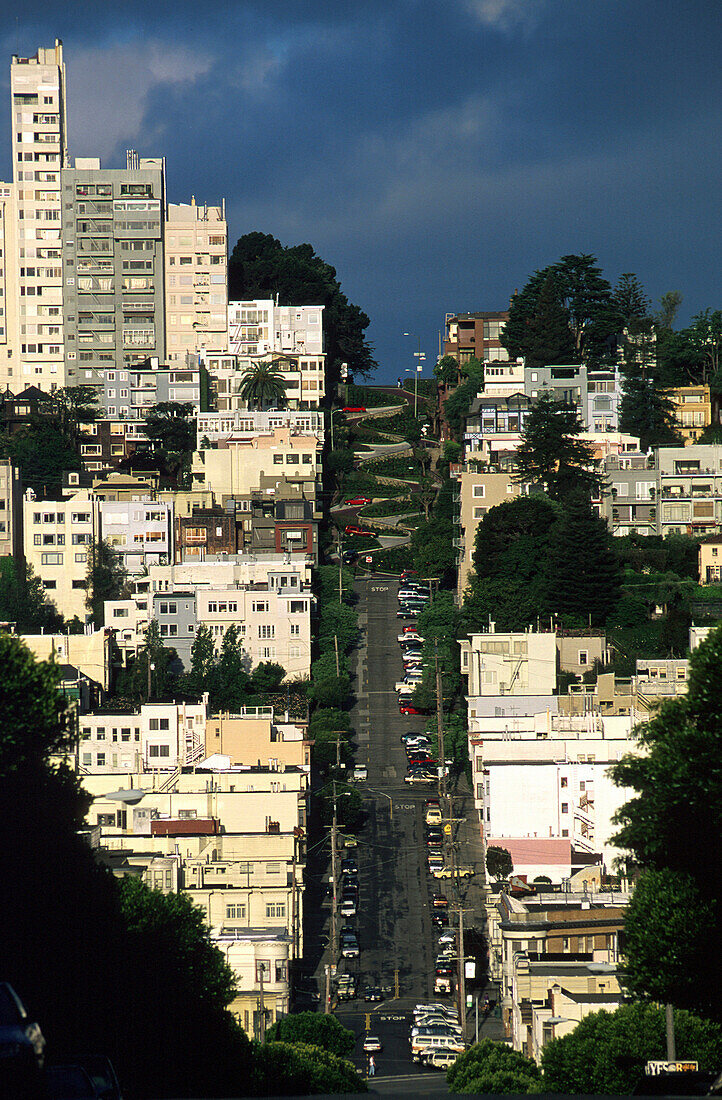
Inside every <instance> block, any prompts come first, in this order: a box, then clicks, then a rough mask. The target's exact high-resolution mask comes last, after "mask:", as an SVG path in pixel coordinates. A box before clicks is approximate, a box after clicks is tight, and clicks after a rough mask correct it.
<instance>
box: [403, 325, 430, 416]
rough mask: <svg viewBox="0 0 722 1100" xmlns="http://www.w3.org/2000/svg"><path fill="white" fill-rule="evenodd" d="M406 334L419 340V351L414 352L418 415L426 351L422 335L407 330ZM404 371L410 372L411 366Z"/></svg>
mask: <svg viewBox="0 0 722 1100" xmlns="http://www.w3.org/2000/svg"><path fill="white" fill-rule="evenodd" d="M404 336H411V337H412V338H413V339H414V340H418V342H419V346H418V351H415V352H414V359H415V360H416V364H415V373H414V416H416V410H417V408H418V403H419V375H420V374H421V372H422V370H423V369H424V367H423V363H424V360H425V359H426V353H425V352H422V350H421V337H420V336H419V335H418V334H417V333H416V332H405V333H404ZM404 373H405V374H410V373H411V371H410V368H409V369H407V370H406V371H404Z"/></svg>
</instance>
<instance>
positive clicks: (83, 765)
mask: <svg viewBox="0 0 722 1100" xmlns="http://www.w3.org/2000/svg"><path fill="white" fill-rule="evenodd" d="M206 716H207V708H206V703H205V702H201V703H144V704H143V705H142V706H141V707H140V709H139V710H138V711H137V712H134V713H133V712H128V711H117V710H110V709H108V710H102V711H96V712H95V713H93V714H83V715H82V716H81V717H80V719H79V723H78V730H79V735H80V736H79V741H78V749H77V757H78V759H77V763H78V764H79V766H80V769H81V771H82V772H83V774H86V775H87V774H92V773H95V772H99V773H127V772H133V771H153V770H161V771H162V770H172V769H175V768H178V767H184V766H188V765H190V764H194V763H195V762H196V761H197V760H200V758H201V757H202V756H203V748H204V744H205V723H206Z"/></svg>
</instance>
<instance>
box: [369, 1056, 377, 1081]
mask: <svg viewBox="0 0 722 1100" xmlns="http://www.w3.org/2000/svg"><path fill="white" fill-rule="evenodd" d="M375 1073H376V1063H375V1062H374V1056H373V1054H372V1055H371V1057H370V1058H369V1077H373V1075H374V1074H375Z"/></svg>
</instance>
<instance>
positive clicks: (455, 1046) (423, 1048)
mask: <svg viewBox="0 0 722 1100" xmlns="http://www.w3.org/2000/svg"><path fill="white" fill-rule="evenodd" d="M437 1050H446V1051H449V1052H450V1053H452V1054H454V1056H455V1057H458V1055H459V1054H463V1053H464V1051H465V1050H466V1046H465V1044H464V1043H463V1042H462V1041H461V1039H459V1038H457V1037H456V1036H455V1035H415V1036H414V1037H413V1039H412V1040H411V1058H412V1060H413V1061H414V1062H420V1061H421V1059H422V1057H423V1056H424V1055H426V1054H432V1053H434V1052H436V1051H437Z"/></svg>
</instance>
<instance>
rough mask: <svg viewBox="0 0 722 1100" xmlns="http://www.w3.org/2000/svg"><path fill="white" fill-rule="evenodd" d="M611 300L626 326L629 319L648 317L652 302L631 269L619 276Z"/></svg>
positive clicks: (639, 319)
mask: <svg viewBox="0 0 722 1100" xmlns="http://www.w3.org/2000/svg"><path fill="white" fill-rule="evenodd" d="M612 301H613V305H614V308H615V310H616V311H617V313H618V314H619V317H620V318H621V321H622V324H623V325H624V326H627V325H628V324H629V323H630V321H633V320H638V321H641V320H644V319H645V318H647V317H649V309H650V306H651V304H652V303H651V302H650V300H649V298H648V297H647V294H646V291H645V289H644V287H643V286H642V284H641V282H640V281H639V279H638V278H637V276H636V275H634V274H633V273H632V272H631V271H625V272H624V274H623V275H620V276H619V281H618V283H617V285H616V286H615V288H614V293H613V295H612Z"/></svg>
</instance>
